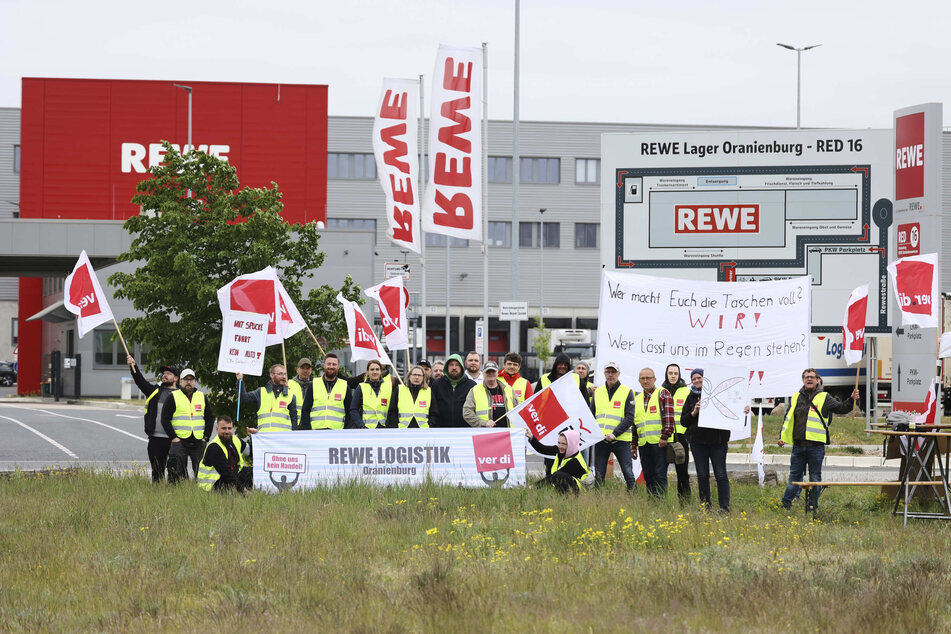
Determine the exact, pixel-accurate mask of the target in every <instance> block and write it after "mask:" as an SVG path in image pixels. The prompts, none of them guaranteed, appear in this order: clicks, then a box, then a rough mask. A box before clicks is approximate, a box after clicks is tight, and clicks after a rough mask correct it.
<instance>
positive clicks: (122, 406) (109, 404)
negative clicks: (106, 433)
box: [0, 396, 145, 412]
mask: <svg viewBox="0 0 951 634" xmlns="http://www.w3.org/2000/svg"><path fill="white" fill-rule="evenodd" d="M142 402H143V403H145V401H142ZM19 403H39V404H41V405H79V406H81V407H99V408H101V409H118V410H124V411H129V412H141V411H142V406H141V405H132V404H131V403H116V402H115V401H93V400H86V399H78V400H74V399H62V400H60V401H56V400H55V399H53V398H49V397H43V396H15V397H6V398H0V405H3V404H7V405H17V404H19Z"/></svg>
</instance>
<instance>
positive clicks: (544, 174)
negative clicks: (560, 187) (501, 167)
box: [518, 157, 561, 185]
mask: <svg viewBox="0 0 951 634" xmlns="http://www.w3.org/2000/svg"><path fill="white" fill-rule="evenodd" d="M519 163H520V166H521V167H520V169H519V172H518V173H519V180H521V182H523V183H542V184H545V185H557V184H558V183H560V182H561V178H560V171H561V159H556V158H531V157H526V158H523V159H521V160H520V161H519Z"/></svg>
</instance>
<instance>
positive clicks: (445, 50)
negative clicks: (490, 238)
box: [423, 45, 483, 242]
mask: <svg viewBox="0 0 951 634" xmlns="http://www.w3.org/2000/svg"><path fill="white" fill-rule="evenodd" d="M482 143H483V139H482V49H481V48H456V47H452V46H445V45H440V46H439V52H438V53H437V54H436V68H435V70H434V71H433V87H432V107H431V111H430V115H429V174H430V181H429V184H428V185H427V187H426V195H425V197H424V198H423V230H424V231H428V232H430V233H441V234H444V235H447V236H452V237H454V238H464V239H466V240H475V241H476V242H481V241H482Z"/></svg>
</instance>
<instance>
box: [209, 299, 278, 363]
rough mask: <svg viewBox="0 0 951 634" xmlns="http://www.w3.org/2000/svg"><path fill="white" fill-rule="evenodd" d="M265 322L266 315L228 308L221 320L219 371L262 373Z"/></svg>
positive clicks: (265, 335)
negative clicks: (229, 309)
mask: <svg viewBox="0 0 951 634" xmlns="http://www.w3.org/2000/svg"><path fill="white" fill-rule="evenodd" d="M267 324H268V316H267V315H259V314H257V313H247V312H244V311H240V310H232V311H229V313H228V314H227V315H225V316H224V317H223V318H222V321H221V349H220V350H219V351H218V371H219V372H241V373H242V374H248V375H252V376H261V374H262V372H263V371H264V348H265V347H267Z"/></svg>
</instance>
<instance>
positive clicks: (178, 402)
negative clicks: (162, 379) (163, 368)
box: [168, 368, 215, 483]
mask: <svg viewBox="0 0 951 634" xmlns="http://www.w3.org/2000/svg"><path fill="white" fill-rule="evenodd" d="M178 384H179V389H177V390H175V391H174V392H172V399H173V401H174V404H175V411H174V412H173V413H172V430H173V431H174V432H175V437H174V438H172V445H171V448H170V449H169V451H168V481H169V482H173V483H174V482H178V481H179V480H187V479H188V461H189V460H191V463H192V473H193V474H194V476H195V477H198V463H200V462H201V457H202V455H203V454H204V452H205V442H207V439H208V438H210V437H211V428H212V427H213V426H214V424H215V415H214V413H213V412H212V411H211V405H210V404H208V402H207V401H206V399H205V395H204V393H202V392H199V391H198V390H197V389H195V371H194V370H192V369H190V368H185V369H184V370H182V375H181V376H180V377H179V379H178Z"/></svg>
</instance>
